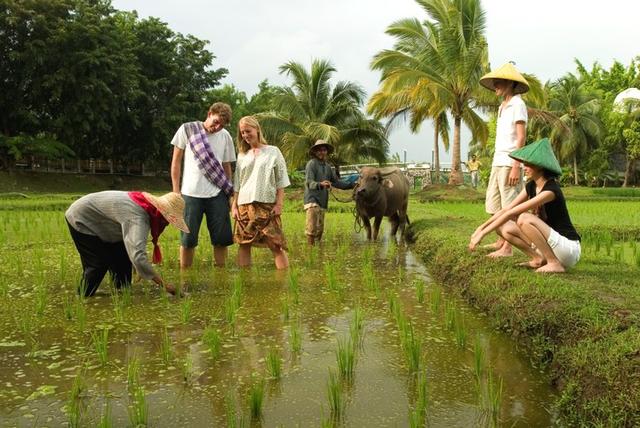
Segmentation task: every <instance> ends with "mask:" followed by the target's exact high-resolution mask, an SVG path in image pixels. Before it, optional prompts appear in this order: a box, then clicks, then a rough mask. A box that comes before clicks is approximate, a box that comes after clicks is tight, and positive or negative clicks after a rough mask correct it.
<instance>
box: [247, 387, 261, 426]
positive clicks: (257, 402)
mask: <svg viewBox="0 0 640 428" xmlns="http://www.w3.org/2000/svg"><path fill="white" fill-rule="evenodd" d="M248 401H249V413H250V415H251V419H252V420H258V419H261V418H262V405H263V404H264V379H260V380H255V379H254V381H253V382H252V384H251V387H250V388H249V398H248Z"/></svg>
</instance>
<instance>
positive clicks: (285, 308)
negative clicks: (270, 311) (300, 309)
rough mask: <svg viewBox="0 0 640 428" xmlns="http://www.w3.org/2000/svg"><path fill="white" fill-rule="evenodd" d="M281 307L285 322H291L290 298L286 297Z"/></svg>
mask: <svg viewBox="0 0 640 428" xmlns="http://www.w3.org/2000/svg"><path fill="white" fill-rule="evenodd" d="M281 306H282V319H283V320H284V321H289V316H290V315H291V314H290V310H289V296H285V297H284V298H283V299H282V303H281Z"/></svg>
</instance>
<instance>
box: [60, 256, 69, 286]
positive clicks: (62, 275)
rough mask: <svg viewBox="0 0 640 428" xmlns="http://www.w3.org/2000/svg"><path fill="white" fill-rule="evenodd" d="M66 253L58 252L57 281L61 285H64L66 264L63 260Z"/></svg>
mask: <svg viewBox="0 0 640 428" xmlns="http://www.w3.org/2000/svg"><path fill="white" fill-rule="evenodd" d="M65 255H66V253H65V252H64V251H60V264H59V265H58V274H59V281H60V283H61V284H64V283H65V277H66V273H67V262H66V260H65Z"/></svg>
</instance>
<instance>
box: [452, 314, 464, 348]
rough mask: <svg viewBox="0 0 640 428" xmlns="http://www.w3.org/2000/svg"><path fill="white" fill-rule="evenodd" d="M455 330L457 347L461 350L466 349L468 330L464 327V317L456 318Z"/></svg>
mask: <svg viewBox="0 0 640 428" xmlns="http://www.w3.org/2000/svg"><path fill="white" fill-rule="evenodd" d="M453 329H454V333H455V336H456V345H458V347H459V348H464V347H465V345H466V344H467V330H466V329H465V327H464V318H463V317H462V316H459V317H456V319H455V322H454V327H453Z"/></svg>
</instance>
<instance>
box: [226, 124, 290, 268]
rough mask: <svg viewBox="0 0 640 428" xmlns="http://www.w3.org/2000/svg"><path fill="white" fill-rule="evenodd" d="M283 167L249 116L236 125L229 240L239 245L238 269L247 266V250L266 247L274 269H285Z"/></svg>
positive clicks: (285, 179)
mask: <svg viewBox="0 0 640 428" xmlns="http://www.w3.org/2000/svg"><path fill="white" fill-rule="evenodd" d="M289 184H290V182H289V176H288V175H287V164H286V163H285V160H284V157H283V156H282V153H281V152H280V149H279V148H277V147H276V146H270V145H269V144H268V143H267V141H266V140H265V139H264V136H263V134H262V129H261V128H260V124H259V123H258V121H257V120H256V119H255V118H254V117H253V116H245V117H243V118H242V119H240V122H238V162H237V163H236V171H235V175H234V180H233V190H234V197H233V203H232V205H231V213H232V215H233V218H234V219H235V220H236V222H235V225H234V231H233V239H234V241H235V242H236V243H237V244H239V248H238V265H239V266H241V267H246V266H250V265H251V247H252V246H254V245H255V246H257V247H268V248H269V249H270V250H271V252H272V253H273V258H274V261H275V265H276V268H277V269H286V268H287V267H288V266H289V258H288V257H287V242H286V240H285V237H284V232H283V230H282V219H281V214H282V207H283V205H284V188H285V187H287V186H289Z"/></svg>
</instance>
